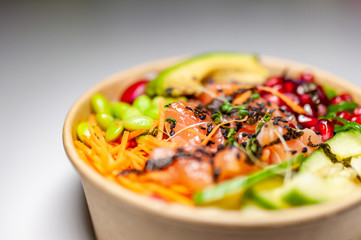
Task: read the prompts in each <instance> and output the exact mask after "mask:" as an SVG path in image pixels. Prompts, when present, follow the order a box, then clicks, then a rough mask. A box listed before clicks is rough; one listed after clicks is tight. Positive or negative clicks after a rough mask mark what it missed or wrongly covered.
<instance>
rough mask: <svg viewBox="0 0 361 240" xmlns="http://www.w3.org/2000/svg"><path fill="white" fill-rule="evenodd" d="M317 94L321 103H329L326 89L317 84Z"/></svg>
mask: <svg viewBox="0 0 361 240" xmlns="http://www.w3.org/2000/svg"><path fill="white" fill-rule="evenodd" d="M317 94H318V99H320V102H321V103H324V104H328V98H327V96H326V93H325V91H323V88H322V87H321V86H317Z"/></svg>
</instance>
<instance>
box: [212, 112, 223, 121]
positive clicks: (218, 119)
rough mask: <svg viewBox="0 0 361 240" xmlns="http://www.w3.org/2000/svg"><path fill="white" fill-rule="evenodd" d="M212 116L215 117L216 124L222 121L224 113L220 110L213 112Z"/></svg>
mask: <svg viewBox="0 0 361 240" xmlns="http://www.w3.org/2000/svg"><path fill="white" fill-rule="evenodd" d="M211 118H212V119H213V121H214V123H215V124H220V123H221V121H222V113H221V112H219V111H218V112H216V113H213V114H212V116H211Z"/></svg>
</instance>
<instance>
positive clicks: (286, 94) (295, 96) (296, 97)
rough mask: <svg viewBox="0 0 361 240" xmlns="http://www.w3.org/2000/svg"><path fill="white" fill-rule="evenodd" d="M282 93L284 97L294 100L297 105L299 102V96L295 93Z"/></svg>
mask: <svg viewBox="0 0 361 240" xmlns="http://www.w3.org/2000/svg"><path fill="white" fill-rule="evenodd" d="M283 95H285V96H286V97H288V98H289V99H291V100H292V102H294V103H295V104H297V105H299V104H300V98H299V97H298V96H297V95H296V94H294V93H284V94H283ZM282 102H283V101H282Z"/></svg>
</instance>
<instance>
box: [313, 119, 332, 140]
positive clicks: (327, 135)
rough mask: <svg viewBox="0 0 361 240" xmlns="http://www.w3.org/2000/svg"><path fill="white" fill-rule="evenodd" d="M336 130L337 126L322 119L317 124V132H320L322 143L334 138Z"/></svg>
mask: <svg viewBox="0 0 361 240" xmlns="http://www.w3.org/2000/svg"><path fill="white" fill-rule="evenodd" d="M334 128H335V126H334V125H333V123H332V122H330V121H329V120H326V119H321V120H319V121H318V123H317V124H316V127H315V132H320V134H321V136H322V141H324V142H326V141H327V140H329V139H331V138H332V137H333V134H334Z"/></svg>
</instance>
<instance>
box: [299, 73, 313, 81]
mask: <svg viewBox="0 0 361 240" xmlns="http://www.w3.org/2000/svg"><path fill="white" fill-rule="evenodd" d="M300 78H301V80H303V81H305V82H313V81H314V80H315V77H314V76H313V74H311V73H307V72H304V73H301V75H300Z"/></svg>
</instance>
